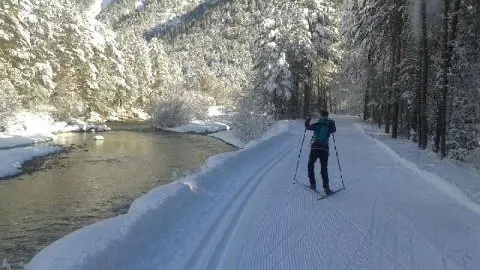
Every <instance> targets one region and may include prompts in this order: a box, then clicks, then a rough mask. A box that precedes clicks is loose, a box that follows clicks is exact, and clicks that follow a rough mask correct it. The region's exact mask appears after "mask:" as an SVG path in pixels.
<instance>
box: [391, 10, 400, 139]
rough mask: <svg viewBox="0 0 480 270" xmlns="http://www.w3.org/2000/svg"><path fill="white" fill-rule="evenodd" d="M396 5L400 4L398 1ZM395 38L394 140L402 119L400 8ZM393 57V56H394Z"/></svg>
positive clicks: (393, 77) (396, 17) (393, 78)
mask: <svg viewBox="0 0 480 270" xmlns="http://www.w3.org/2000/svg"><path fill="white" fill-rule="evenodd" d="M396 3H398V2H397V1H396ZM394 16H395V18H394V30H393V32H394V37H393V38H392V42H395V46H394V47H395V50H394V52H395V54H394V56H395V58H394V60H393V61H394V65H393V71H392V72H393V74H392V75H391V76H392V84H391V86H392V91H393V93H394V97H393V98H394V100H395V101H394V104H393V116H392V118H393V119H392V120H393V121H392V138H394V139H395V138H397V137H398V118H399V117H400V115H399V110H400V91H399V89H398V86H396V82H397V81H398V74H399V71H398V65H399V64H400V58H401V52H402V42H401V32H402V30H401V29H402V21H401V14H400V11H399V7H398V6H397V7H396V9H395V14H394ZM392 56H393V55H392Z"/></svg>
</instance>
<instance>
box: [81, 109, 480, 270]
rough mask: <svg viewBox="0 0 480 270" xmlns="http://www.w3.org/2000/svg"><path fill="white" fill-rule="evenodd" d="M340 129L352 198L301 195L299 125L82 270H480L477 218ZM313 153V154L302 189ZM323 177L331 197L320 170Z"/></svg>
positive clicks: (353, 132) (347, 125) (353, 130)
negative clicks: (294, 178) (294, 177)
mask: <svg viewBox="0 0 480 270" xmlns="http://www.w3.org/2000/svg"><path fill="white" fill-rule="evenodd" d="M334 120H336V123H337V133H336V140H337V147H338V151H339V153H340V161H341V164H342V166H343V167H342V169H343V174H344V179H345V184H346V186H347V189H346V190H344V191H342V192H339V193H337V194H335V195H334V196H332V197H329V198H327V199H325V200H321V201H317V200H316V198H318V195H316V194H315V193H313V192H311V191H308V190H306V189H305V188H303V187H302V186H300V185H295V186H294V185H292V180H293V175H294V170H295V165H296V162H297V156H298V150H299V146H300V142H301V139H302V135H303V129H304V127H303V123H300V122H296V123H291V124H290V127H289V130H288V131H287V132H285V133H283V134H281V135H279V136H276V137H274V138H272V139H270V140H268V141H265V142H263V143H261V144H259V145H258V146H256V147H253V148H251V149H247V150H245V151H243V152H241V153H240V154H239V155H237V156H235V157H233V158H231V159H228V160H227V161H226V162H225V163H224V164H223V165H222V166H220V167H218V168H215V169H213V170H212V171H209V172H207V173H205V174H203V175H200V176H199V179H197V183H198V186H199V189H198V190H197V191H196V192H190V191H185V192H184V193H185V194H180V195H182V196H184V197H185V198H184V199H183V202H182V203H179V204H172V205H169V206H170V208H169V210H168V211H169V212H168V213H166V212H165V211H163V212H160V213H161V214H159V212H158V211H151V212H148V213H147V214H145V216H144V217H142V220H141V222H137V223H136V224H135V225H134V227H133V228H131V229H129V232H128V233H127V234H126V237H124V238H122V239H120V240H118V241H117V242H115V243H113V244H111V245H109V247H108V248H107V249H105V250H104V251H102V252H100V253H98V254H96V255H95V256H94V257H91V256H90V257H88V258H86V260H85V263H84V264H82V265H79V266H78V268H75V269H89V270H91V269H159V270H160V269H161V270H169V269H172V270H173V269H175V270H181V269H183V270H204V269H205V270H207V269H208V270H217V269H218V270H220V269H221V270H235V269H245V270H247V269H248V270H255V269H258V270H270V269H271V270H274V269H275V270H278V269H285V270H287V269H288V270H292V269H295V270H310V269H311V270H335V269H342V270H343V269H366V270H374V269H378V270H388V269H399V270H400V269H402V270H403V269H405V270H407V269H408V270H414V269H419V270H428V269H432V270H433V269H435V270H438V269H448V270H455V269H465V270H477V269H479V268H478V267H479V265H480V226H479V225H480V215H479V214H478V213H477V212H476V211H474V210H475V209H473V210H472V209H470V208H468V207H466V206H465V204H462V203H461V201H458V200H456V199H454V198H452V197H450V196H448V195H446V194H445V193H444V192H442V191H441V190H439V189H437V188H436V187H434V186H433V185H432V184H431V183H429V181H425V179H423V178H422V175H420V174H419V173H418V171H415V170H412V168H409V167H407V166H406V165H405V164H404V163H402V162H401V161H400V160H399V159H398V157H396V156H395V155H394V154H392V152H391V151H388V150H387V149H385V147H384V146H382V145H381V144H380V143H378V142H377V141H376V140H374V139H372V138H370V137H369V136H368V135H366V134H365V133H364V132H363V130H361V129H359V128H358V126H357V125H356V124H355V119H354V118H349V117H335V118H334ZM310 136H311V133H310V132H308V133H307V139H306V140H305V141H306V142H308V140H309V138H310ZM308 152H309V149H308V143H306V144H305V145H304V150H303V153H302V157H301V162H300V167H299V178H298V181H300V182H303V183H308V180H307V178H306V174H307V173H306V170H307V157H308ZM329 172H330V178H331V187H332V189H337V188H339V187H341V183H340V177H339V171H338V167H337V161H336V156H335V152H334V150H333V147H332V149H331V154H330V160H329ZM316 174H317V181H319V186H320V185H321V184H320V182H321V180H320V176H319V163H318V162H317V164H316ZM212 180H214V181H212ZM185 200H186V201H185ZM162 215H163V217H162ZM164 217H168V219H166V218H164Z"/></svg>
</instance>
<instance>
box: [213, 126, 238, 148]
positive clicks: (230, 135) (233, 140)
mask: <svg viewBox="0 0 480 270" xmlns="http://www.w3.org/2000/svg"><path fill="white" fill-rule="evenodd" d="M208 136H210V137H214V138H217V139H219V140H222V141H224V142H226V143H228V144H231V145H233V146H235V147H237V148H245V145H246V144H245V143H244V142H243V141H242V140H241V139H240V138H238V136H236V135H235V131H234V130H226V131H220V132H216V133H212V134H209V135H208Z"/></svg>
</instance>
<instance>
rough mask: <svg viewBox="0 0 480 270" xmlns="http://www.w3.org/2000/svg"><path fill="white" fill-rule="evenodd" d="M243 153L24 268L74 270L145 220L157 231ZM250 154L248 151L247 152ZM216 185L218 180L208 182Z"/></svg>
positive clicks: (64, 241)
mask: <svg viewBox="0 0 480 270" xmlns="http://www.w3.org/2000/svg"><path fill="white" fill-rule="evenodd" d="M288 125H289V122H288V121H281V122H279V123H277V124H276V125H274V126H273V127H272V128H271V130H270V131H269V132H267V134H265V136H264V137H262V138H261V139H259V140H257V141H255V142H252V143H250V144H249V145H248V146H247V148H250V149H251V148H253V147H254V146H257V145H259V144H260V143H261V142H264V141H266V140H269V139H271V138H273V137H274V136H276V135H280V134H282V133H283V132H285V131H287V130H288ZM243 151H249V150H247V149H244V150H238V151H235V152H230V153H223V154H220V155H216V156H212V157H210V158H208V159H207V161H206V162H205V164H204V165H203V166H202V167H201V168H200V169H199V171H198V172H197V173H194V174H192V175H189V176H187V177H185V178H183V179H180V180H177V181H175V182H173V183H171V184H168V185H165V186H160V187H157V188H155V189H153V190H151V191H150V192H148V193H147V194H145V195H144V196H142V197H140V198H138V199H136V200H135V201H134V202H133V203H132V205H131V206H130V209H129V211H128V213H127V214H125V215H121V216H117V217H114V218H111V219H107V220H104V221H102V222H98V223H95V224H92V225H90V226H87V227H85V228H82V229H80V230H77V231H75V232H73V233H70V234H69V235H67V236H65V237H63V238H61V239H59V240H57V241H56V242H54V243H53V244H51V245H49V246H47V247H46V248H45V249H44V250H42V251H41V252H40V253H38V254H37V255H36V256H35V257H34V258H33V259H32V260H31V261H30V263H28V264H27V265H26V267H25V269H27V270H33V269H49V270H55V269H61V270H68V269H75V268H77V267H79V266H81V265H83V264H84V263H85V262H86V261H87V259H88V258H89V257H93V256H95V255H96V254H99V253H100V252H101V251H103V250H105V249H110V248H114V246H115V242H116V241H120V240H122V239H125V238H128V237H129V235H130V234H132V235H134V232H135V231H137V232H138V231H139V230H140V231H141V230H144V228H142V226H145V224H148V222H146V220H148V219H149V218H153V216H155V218H157V219H158V217H162V219H161V222H160V223H162V224H160V223H158V222H157V223H155V224H156V226H158V227H159V228H161V227H162V226H164V224H163V223H168V221H169V217H173V216H175V214H176V213H178V211H180V210H181V209H182V208H183V207H184V206H185V205H187V204H188V203H189V202H192V200H193V199H194V198H195V192H196V191H198V190H201V189H202V186H203V185H204V184H205V183H201V182H199V180H198V179H200V177H201V176H202V175H204V174H206V173H207V172H209V171H211V170H213V169H214V168H217V167H218V166H221V165H222V164H223V163H225V162H226V161H227V160H229V159H231V158H233V157H235V156H237V155H239V154H240V153H242V152H243ZM250 151H251V150H250ZM210 180H212V181H216V180H218V179H213V178H211V179H210Z"/></svg>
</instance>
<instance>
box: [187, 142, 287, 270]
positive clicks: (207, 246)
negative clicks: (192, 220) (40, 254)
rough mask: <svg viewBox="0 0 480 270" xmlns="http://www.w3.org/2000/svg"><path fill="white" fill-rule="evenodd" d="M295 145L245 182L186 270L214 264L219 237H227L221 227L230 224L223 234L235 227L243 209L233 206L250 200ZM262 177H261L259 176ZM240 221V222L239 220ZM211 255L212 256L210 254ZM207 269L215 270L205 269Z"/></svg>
mask: <svg viewBox="0 0 480 270" xmlns="http://www.w3.org/2000/svg"><path fill="white" fill-rule="evenodd" d="M295 146H296V145H295V144H293V145H292V144H291V145H288V147H286V149H285V150H283V151H281V154H280V155H279V156H278V157H277V158H273V159H271V160H269V161H268V162H266V166H262V167H260V169H259V170H257V171H255V172H254V173H253V174H251V176H250V177H249V179H247V180H246V181H245V183H244V184H243V186H242V187H241V189H240V190H239V191H238V192H237V193H236V194H235V195H234V196H233V197H232V198H231V200H230V201H229V203H228V204H227V205H226V206H225V207H224V209H223V210H222V212H221V213H220V214H219V216H218V217H217V219H216V220H215V221H214V223H213V225H212V226H211V227H210V228H209V229H208V231H207V233H206V234H205V236H204V237H203V238H202V240H201V242H200V243H199V244H198V246H197V248H196V249H195V252H194V254H193V255H192V256H191V257H190V259H189V261H188V262H187V264H186V265H185V267H183V269H184V270H192V269H203V268H202V265H203V264H207V265H210V264H211V263H212V260H213V259H214V256H213V255H214V254H215V253H217V252H218V251H217V247H218V244H219V243H215V242H217V241H216V238H217V237H221V240H220V243H221V241H223V238H224V237H225V235H223V236H222V235H221V233H220V231H219V230H218V229H219V227H221V226H225V223H228V224H227V225H226V226H227V227H226V228H225V229H224V230H221V231H222V232H226V231H228V230H229V228H230V227H231V226H234V225H235V224H233V223H232V221H233V220H234V219H235V215H238V210H239V208H241V205H240V206H238V207H235V208H233V207H232V206H233V205H235V204H236V203H239V202H238V201H239V200H241V201H242V202H245V201H247V200H248V198H250V196H251V195H252V194H253V193H254V192H255V189H256V188H257V187H258V184H259V183H261V180H262V178H263V176H265V175H266V174H267V173H268V172H270V171H271V170H272V169H273V168H274V167H275V166H277V165H278V162H279V161H280V160H282V159H284V158H285V157H286V156H288V154H289V153H290V152H291V151H292V150H293V149H294V148H295ZM259 175H260V176H259ZM254 180H258V181H257V183H256V184H254V185H253V187H251V188H250V189H249V188H248V187H249V186H250V185H251V184H252V182H254ZM247 191H250V192H249V193H248V194H245V193H246V192H247ZM243 196H246V198H242V197H243ZM231 213H234V214H233V217H231V219H230V221H228V220H229V218H228V216H229V214H230V215H231ZM237 221H238V220H237ZM209 253H210V254H209ZM207 255H208V259H207V261H205V259H206V257H207ZM205 269H209V270H210V269H213V268H205Z"/></svg>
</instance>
